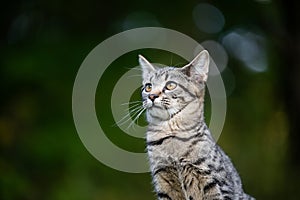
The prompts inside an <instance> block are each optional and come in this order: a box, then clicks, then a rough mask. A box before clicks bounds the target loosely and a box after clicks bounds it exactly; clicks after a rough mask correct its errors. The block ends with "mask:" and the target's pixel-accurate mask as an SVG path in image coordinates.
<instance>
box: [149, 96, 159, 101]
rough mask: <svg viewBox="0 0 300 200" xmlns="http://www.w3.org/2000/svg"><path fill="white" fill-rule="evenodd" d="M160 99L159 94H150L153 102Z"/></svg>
mask: <svg viewBox="0 0 300 200" xmlns="http://www.w3.org/2000/svg"><path fill="white" fill-rule="evenodd" d="M157 97H158V95H157V94H149V96H148V98H149V99H150V100H151V101H152V102H153V101H154V100H155V99H156V98H157Z"/></svg>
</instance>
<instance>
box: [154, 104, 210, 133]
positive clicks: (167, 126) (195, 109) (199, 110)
mask: <svg viewBox="0 0 300 200" xmlns="http://www.w3.org/2000/svg"><path fill="white" fill-rule="evenodd" d="M203 123H205V122H204V103H203V101H201V100H199V99H197V100H194V101H192V102H190V103H189V104H187V105H186V106H185V107H184V108H183V109H182V110H181V111H180V112H179V113H177V114H175V115H173V116H172V117H171V118H170V119H168V120H166V121H160V120H157V121H155V120H153V121H151V123H149V126H148V127H149V128H150V129H151V128H156V129H157V128H158V127H159V128H160V130H163V131H168V132H170V131H171V132H174V131H176V132H177V131H184V130H186V129H187V127H191V126H195V125H197V124H203Z"/></svg>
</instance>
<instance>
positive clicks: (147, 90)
mask: <svg viewBox="0 0 300 200" xmlns="http://www.w3.org/2000/svg"><path fill="white" fill-rule="evenodd" d="M151 90H152V84H151V83H146V85H145V91H146V92H151Z"/></svg>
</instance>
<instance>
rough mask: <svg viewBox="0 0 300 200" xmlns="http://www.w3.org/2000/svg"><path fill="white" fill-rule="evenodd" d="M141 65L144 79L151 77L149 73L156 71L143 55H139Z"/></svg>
mask: <svg viewBox="0 0 300 200" xmlns="http://www.w3.org/2000/svg"><path fill="white" fill-rule="evenodd" d="M139 63H140V66H141V67H142V71H143V79H145V78H146V77H147V76H148V75H149V73H151V72H154V71H155V68H154V67H153V65H152V64H151V63H150V62H149V61H148V60H147V59H146V58H144V57H143V56H142V55H139Z"/></svg>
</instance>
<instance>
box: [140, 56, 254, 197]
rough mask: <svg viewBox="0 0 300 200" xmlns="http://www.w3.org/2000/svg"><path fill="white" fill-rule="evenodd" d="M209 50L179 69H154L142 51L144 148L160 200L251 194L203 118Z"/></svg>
mask: <svg viewBox="0 0 300 200" xmlns="http://www.w3.org/2000/svg"><path fill="white" fill-rule="evenodd" d="M209 59H210V58H209V54H208V52H207V51H206V50H203V51H202V52H200V53H199V54H198V55H197V56H196V57H195V58H194V59H193V60H192V61H191V62H190V63H189V64H188V65H186V66H184V67H183V68H174V67H164V68H156V67H154V66H153V65H152V64H151V63H150V62H148V61H147V60H146V59H145V58H144V57H143V56H141V55H140V56H139V63H140V65H141V67H142V72H143V73H142V75H143V89H142V99H143V107H144V108H145V109H146V110H147V112H146V115H147V121H148V124H149V125H148V130H147V151H148V156H149V162H150V168H151V173H152V177H153V183H154V187H155V192H156V194H157V197H158V199H159V200H202V199H206V200H209V199H215V200H217V199H254V198H253V197H251V196H249V195H247V194H245V193H244V191H243V189H242V184H241V179H240V177H239V175H238V173H237V171H236V169H235V168H234V166H233V164H232V163H231V161H230V159H229V157H228V156H227V155H226V154H225V153H224V152H223V151H222V149H221V148H220V147H219V146H218V145H217V144H216V142H215V141H214V139H213V138H212V136H211V134H210V131H209V130H208V128H207V125H206V124H205V122H204V114H203V111H204V93H205V83H206V81H207V78H208V69H209Z"/></svg>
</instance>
